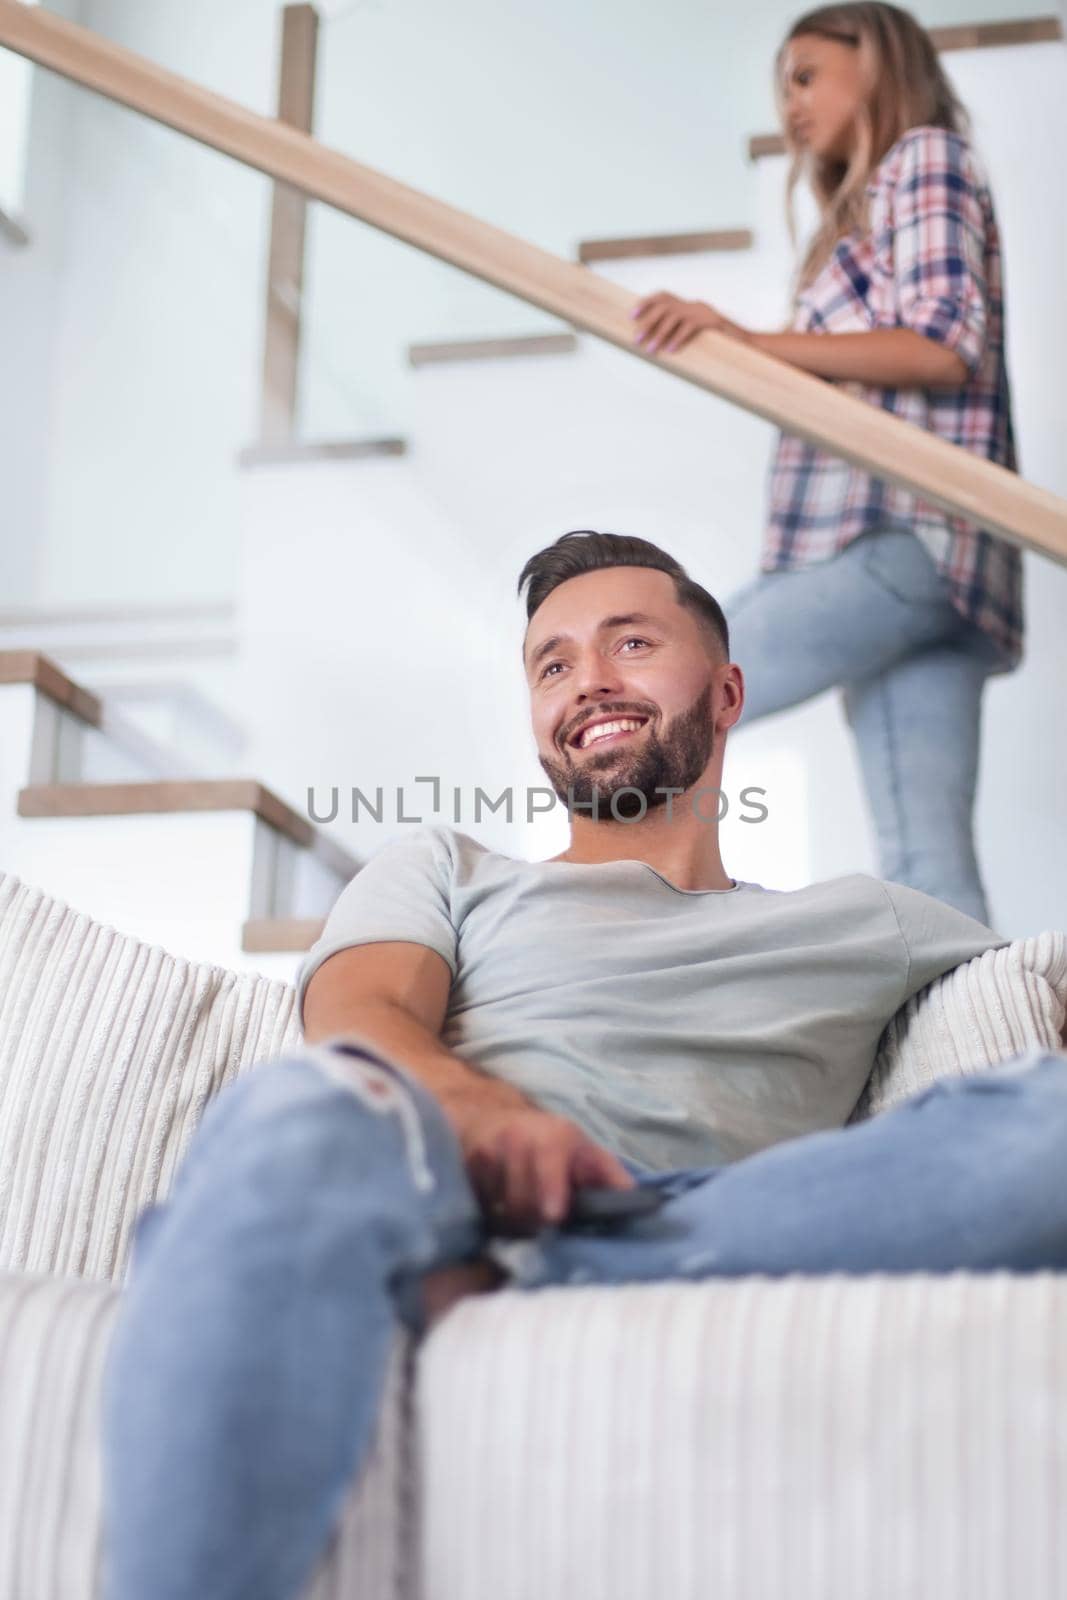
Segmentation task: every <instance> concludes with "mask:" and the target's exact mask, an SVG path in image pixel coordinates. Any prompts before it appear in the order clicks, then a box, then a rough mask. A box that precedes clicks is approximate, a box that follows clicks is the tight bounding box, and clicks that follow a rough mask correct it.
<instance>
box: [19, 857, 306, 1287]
mask: <svg viewBox="0 0 1067 1600" xmlns="http://www.w3.org/2000/svg"><path fill="white" fill-rule="evenodd" d="M299 1037H300V1033H299V1019H298V1017H297V1015H296V1010H295V996H294V991H293V989H292V987H291V985H289V984H286V983H282V982H280V981H279V980H277V979H269V978H263V977H259V976H257V975H255V974H237V973H233V972H229V971H227V970H226V969H224V968H222V967H215V966H210V965H208V964H206V963H198V962H194V961H186V960H184V959H183V958H182V957H180V956H172V955H168V954H167V953H166V952H165V951H163V950H161V949H160V948H159V947H158V946H156V945H148V944H143V943H141V941H140V940H138V939H135V938H131V937H128V936H125V935H123V934H120V933H116V932H115V930H114V929H113V928H108V927H103V926H101V925H100V924H99V923H97V922H94V921H93V919H92V918H91V917H88V916H86V915H84V914H82V913H79V912H76V911H72V910H71V909H70V908H69V907H68V906H66V905H64V904H63V903H62V902H61V901H59V900H55V899H53V898H51V897H50V896H48V895H46V894H43V893H42V892H41V891H40V890H39V889H34V888H31V887H30V886H28V885H27V884H24V883H22V882H20V880H19V879H18V878H16V877H14V876H12V875H10V874H5V875H2V876H0V1268H5V1267H6V1268H15V1267H23V1268H27V1269H29V1270H31V1271H41V1272H58V1273H74V1274H78V1275H80V1276H82V1277H91V1278H100V1279H117V1278H120V1277H121V1276H122V1275H123V1273H124V1270H125V1266H126V1262H127V1256H128V1250H129V1243H130V1236H131V1230H132V1227H133V1223H134V1221H135V1219H136V1217H137V1214H138V1212H139V1211H140V1210H141V1208H142V1207H143V1206H146V1205H148V1204H149V1203H150V1202H152V1201H153V1200H155V1199H156V1198H157V1197H161V1196H163V1195H164V1194H165V1193H166V1192H167V1190H168V1189H169V1187H170V1184H171V1181H172V1179H173V1176H174V1173H175V1170H176V1168H177V1165H178V1163H179V1161H180V1160H181V1157H182V1154H183V1152H184V1150H185V1146H186V1144H187V1142H188V1140H189V1136H190V1134H191V1133H192V1131H193V1128H194V1127H195V1126H196V1123H197V1121H198V1120H199V1118H200V1115H201V1113H202V1111H203V1109H204V1106H205V1104H206V1102H207V1100H208V1097H209V1096H210V1095H212V1094H214V1093H215V1092H216V1091H217V1090H218V1089H220V1088H221V1087H222V1085H223V1084H224V1083H225V1082H227V1081H228V1080H229V1079H230V1078H232V1077H233V1076H234V1075H235V1074H236V1073H238V1072H240V1071H242V1070H244V1069H245V1068H246V1067H248V1066H250V1065H251V1064H252V1063H253V1062H254V1061H257V1060H265V1059H268V1058H270V1057H271V1056H276V1055H279V1054H281V1053H282V1052H283V1051H284V1050H285V1049H286V1048H288V1047H289V1046H291V1045H294V1044H296V1043H297V1041H298V1040H299Z"/></svg>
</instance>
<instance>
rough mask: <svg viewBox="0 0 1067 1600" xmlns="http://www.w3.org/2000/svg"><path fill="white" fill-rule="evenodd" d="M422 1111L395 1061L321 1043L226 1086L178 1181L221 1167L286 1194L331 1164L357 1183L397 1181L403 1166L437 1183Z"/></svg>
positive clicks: (423, 1181) (231, 1179)
mask: <svg viewBox="0 0 1067 1600" xmlns="http://www.w3.org/2000/svg"><path fill="white" fill-rule="evenodd" d="M335 1062H336V1063H337V1065H335ZM421 1109H422V1108H421V1107H420V1105H419V1104H417V1103H416V1100H415V1097H414V1096H413V1094H412V1093H411V1091H410V1089H409V1088H408V1087H407V1085H406V1083H405V1081H404V1079H403V1077H402V1075H400V1074H398V1073H396V1072H394V1071H391V1070H390V1069H389V1068H386V1067H383V1066H381V1065H380V1064H378V1063H375V1062H372V1061H369V1060H361V1059H357V1058H355V1057H342V1056H340V1055H339V1054H338V1053H337V1052H333V1051H329V1050H324V1049H322V1048H321V1047H314V1046H312V1047H305V1048H302V1049H298V1050H296V1051H294V1052H292V1053H291V1054H289V1055H286V1056H282V1057H279V1058H277V1059H275V1060H272V1061H266V1062H262V1063H258V1064H256V1065H254V1066H252V1067H251V1068H249V1069H248V1070H247V1071H246V1072H245V1073H243V1074H242V1075H241V1076H240V1077H239V1078H237V1079H236V1080H235V1081H234V1082H232V1083H230V1084H228V1085H227V1086H226V1087H225V1088H224V1089H223V1090H221V1091H220V1093H219V1094H218V1095H217V1096H216V1097H215V1099H214V1100H213V1101H212V1103H211V1104H210V1105H209V1107H208V1108H207V1111H206V1112H205V1114H204V1117H203V1119H202V1122H201V1125H200V1127H199V1128H198V1129H197V1132H196V1135H195V1136H194V1139H193V1141H192V1143H191V1145H190V1148H189V1151H188V1153H187V1156H186V1160H185V1162H184V1163H183V1171H182V1172H181V1173H179V1182H181V1181H182V1179H183V1178H184V1180H185V1182H186V1183H188V1182H191V1181H193V1180H194V1179H195V1177H196V1176H197V1174H199V1173H200V1172H202V1170H203V1169H204V1168H205V1167H207V1166H211V1167H218V1168H221V1170H222V1171H223V1172H224V1174H225V1176H226V1178H227V1181H228V1183H230V1184H231V1185H237V1184H240V1183H242V1182H243V1183H244V1184H245V1185H246V1186H247V1185H251V1186H253V1187H255V1188H256V1189H257V1190H260V1189H262V1190H263V1191H264V1192H265V1195H266V1196H273V1197H276V1198H277V1199H279V1200H280V1199H283V1198H284V1197H285V1196H292V1195H299V1194H301V1193H302V1192H305V1191H306V1190H307V1189H308V1188H309V1187H315V1186H318V1185H321V1183H322V1181H323V1179H324V1177H325V1176H326V1173H327V1172H328V1171H329V1170H330V1169H337V1168H340V1170H342V1171H343V1172H344V1173H345V1175H346V1177H347V1178H348V1180H349V1181H350V1182H351V1183H353V1184H358V1183H359V1182H360V1181H361V1180H362V1181H363V1182H364V1183H366V1182H375V1181H379V1180H385V1179H386V1178H390V1179H391V1180H392V1181H393V1182H394V1183H395V1181H396V1178H397V1175H398V1172H402V1171H403V1170H405V1169H406V1170H407V1171H408V1173H409V1174H410V1177H411V1179H412V1181H413V1183H414V1185H415V1187H416V1188H417V1189H419V1188H421V1189H425V1188H428V1187H432V1183H433V1179H432V1175H431V1172H430V1167H429V1160H428V1155H427V1149H426V1140H425V1136H424V1128H423V1124H422V1116H421ZM398 1155H400V1156H401V1157H402V1158H403V1159H402V1160H400V1161H398V1159H397V1158H398ZM176 1187H177V1186H176Z"/></svg>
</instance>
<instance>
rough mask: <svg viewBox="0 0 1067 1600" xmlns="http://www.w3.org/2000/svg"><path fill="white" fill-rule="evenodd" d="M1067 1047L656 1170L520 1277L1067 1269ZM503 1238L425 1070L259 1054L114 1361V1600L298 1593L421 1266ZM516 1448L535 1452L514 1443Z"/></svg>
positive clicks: (554, 1232) (526, 1266)
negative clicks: (626, 1205)
mask: <svg viewBox="0 0 1067 1600" xmlns="http://www.w3.org/2000/svg"><path fill="white" fill-rule="evenodd" d="M1065 1163H1067V1055H1064V1054H1062V1053H1052V1052H1041V1051H1039V1050H1034V1051H1032V1052H1031V1053H1029V1054H1028V1055H1024V1056H1020V1057H1018V1058H1016V1059H1015V1060H1014V1061H1013V1062H1011V1063H1009V1064H1007V1065H1006V1066H1004V1067H1001V1068H999V1069H998V1070H996V1071H994V1072H989V1073H986V1074H982V1075H980V1076H977V1077H970V1078H960V1079H951V1080H946V1081H944V1082H941V1083H938V1084H936V1085H935V1086H934V1087H933V1088H931V1089H927V1090H926V1091H925V1092H923V1093H922V1094H919V1095H917V1096H915V1097H914V1098H913V1099H911V1100H910V1101H908V1102H907V1103H905V1104H904V1105H903V1106H901V1107H899V1108H897V1109H895V1110H893V1111H889V1112H885V1113H883V1114H882V1115H880V1116H878V1117H876V1118H874V1119H873V1120H871V1121H869V1122H865V1123H860V1124H857V1125H856V1126H853V1127H849V1128H846V1129H840V1130H833V1131H830V1132H825V1133H817V1134H813V1135H809V1136H807V1137H804V1138H798V1139H793V1140H790V1141H788V1142H787V1143H785V1144H780V1145H777V1146H774V1147H773V1148H771V1149H769V1150H765V1151H763V1152H761V1153H759V1154H757V1155H754V1156H750V1157H748V1158H747V1159H745V1160H742V1161H738V1162H735V1163H733V1164H731V1165H727V1166H720V1167H711V1168H704V1169H686V1170H682V1171H677V1172H668V1173H655V1174H652V1173H641V1172H640V1171H639V1170H638V1169H637V1168H634V1169H633V1170H634V1172H635V1176H637V1177H638V1181H639V1182H642V1183H649V1184H654V1185H655V1186H657V1187H659V1188H663V1189H665V1190H666V1191H667V1193H668V1196H669V1198H668V1200H667V1202H666V1204H665V1205H664V1207H663V1209H662V1210H661V1211H660V1212H658V1213H657V1214H656V1215H655V1216H653V1217H650V1218H645V1219H641V1220H637V1221H631V1222H628V1223H624V1224H615V1225H612V1226H601V1227H600V1228H597V1229H593V1228H586V1229H570V1228H555V1229H546V1230H544V1231H543V1232H541V1233H540V1234H538V1235H537V1237H536V1238H534V1239H530V1240H526V1241H521V1242H519V1243H518V1244H510V1245H505V1246H504V1251H503V1253H504V1256H505V1259H506V1262H507V1265H508V1268H509V1270H510V1272H511V1273H512V1281H513V1283H514V1285H515V1287H517V1288H519V1289H522V1290H530V1291H533V1290H536V1289H537V1288H539V1287H540V1286H543V1285H548V1284H557V1285H558V1284H573V1283H587V1284H588V1283H597V1284H622V1283H635V1282H655V1281H659V1280H661V1279H666V1278H680V1279H705V1278H713V1277H722V1278H730V1277H735V1276H739V1275H743V1274H748V1273H765V1274H774V1275H781V1274H786V1273H791V1272H799V1273H828V1272H849V1273H868V1272H874V1271H883V1272H949V1271H951V1270H953V1269H954V1268H964V1269H968V1270H971V1271H988V1270H996V1269H1001V1268H1005V1269H1009V1270H1013V1271H1019V1272H1029V1271H1034V1270H1038V1269H1042V1268H1055V1269H1060V1270H1062V1269H1065V1268H1067V1184H1065V1183H1064V1181H1063V1174H1064V1170H1065ZM487 1248H488V1249H489V1250H490V1253H493V1249H492V1245H491V1243H490V1235H489V1234H488V1232H487V1230H486V1224H485V1222H484V1220H483V1217H482V1214H481V1212H480V1210H479V1207H478V1205H477V1202H476V1200H475V1196H474V1193H473V1191H472V1189H471V1187H470V1184H469V1182H468V1180H467V1176H466V1173H465V1171H464V1167H463V1162H462V1157H461V1152H460V1148H459V1144H458V1141H457V1139H456V1136H455V1134H454V1132H453V1131H452V1128H451V1125H450V1124H449V1123H448V1122H447V1120H446V1119H445V1116H444V1114H443V1112H442V1111H441V1109H440V1107H439V1106H438V1104H437V1102H436V1101H435V1100H434V1099H433V1097H432V1096H431V1095H430V1094H429V1093H428V1092H427V1091H426V1090H425V1089H424V1088H423V1087H422V1086H421V1085H420V1084H419V1083H418V1082H417V1081H416V1080H415V1079H414V1078H413V1077H411V1076H410V1075H409V1074H407V1073H405V1072H401V1071H399V1070H397V1069H396V1068H394V1067H391V1066H388V1065H386V1064H385V1063H383V1062H381V1061H377V1060H374V1059H372V1058H371V1057H369V1056H368V1055H366V1053H364V1052H362V1051H359V1050H353V1049H351V1048H350V1047H343V1046H340V1045H336V1044H335V1045H324V1046H318V1047H315V1048H308V1049H305V1050H303V1051H300V1052H297V1053H294V1054H293V1055H291V1056H288V1057H286V1058H284V1059H281V1060H277V1061H273V1062H268V1063H266V1064H263V1065H258V1066H255V1067H253V1068H252V1069H251V1071H249V1072H247V1073H246V1074H245V1075H244V1076H243V1077H242V1078H240V1079H239V1080H237V1082H235V1083H233V1084H231V1085H230V1086H229V1087H227V1088H226V1089H224V1090H223V1091H222V1092H221V1093H220V1094H219V1095H218V1096H217V1098H216V1099H215V1100H214V1101H213V1102H212V1103H211V1105H210V1106H209V1107H208V1110H207V1112H206V1113H205V1115H204V1117H203V1119H202V1121H201V1123H200V1126H199V1127H198V1129H197V1130H196V1132H195V1133H194V1135H193V1138H192V1140H191V1142H190V1146H189V1149H188V1151H187V1153H186V1156H185V1159H184V1161H183V1163H182V1165H181V1167H180V1168H179V1171H178V1174H177V1178H176V1181H175V1185H174V1188H173V1190H172V1193H171V1196H170V1198H169V1199H168V1200H167V1201H166V1202H165V1203H164V1204H161V1205H157V1206H155V1207H151V1208H149V1209H148V1210H146V1211H145V1212H143V1213H142V1215H141V1217H140V1219H139V1221H138V1225H137V1231H136V1236H135V1241H134V1249H133V1258H132V1269H131V1273H130V1277H129V1281H128V1283H127V1286H126V1289H125V1291H124V1294H123V1297H122V1303H121V1306H120V1311H119V1315H118V1319H117V1323H116V1328H115V1333H114V1339H113V1343H112V1345H111V1348H110V1351H109V1356H108V1363H107V1367H106V1369H105V1374H104V1422H103V1455H104V1513H105V1514H104V1570H105V1587H104V1593H105V1595H106V1597H107V1600H206V1597H210V1600H295V1597H296V1596H297V1595H298V1594H299V1592H300V1589H301V1587H302V1586H303V1584H304V1583H305V1581H306V1580H307V1578H308V1576H309V1574H310V1572H311V1570H312V1568H313V1567H314V1564H315V1562H316V1560H317V1558H318V1557H319V1556H320V1554H321V1553H322V1551H323V1549H324V1548H325V1545H326V1543H327V1540H328V1537H329V1535H330V1533H331V1531H332V1529H333V1527H334V1525H335V1523H336V1521H337V1519H338V1516H339V1514H340V1511H341V1509H342V1506H343V1503H344V1501H345V1499H346V1497H347V1495H348V1493H349V1492H350V1488H351V1485H352V1482H353V1480H354V1476H355V1474H356V1473H357V1472H358V1471H359V1469H360V1466H361V1464H362V1462H363V1460H364V1458H365V1456H366V1454H367V1451H368V1448H369V1445H370V1443H371V1441H372V1438H373V1434H374V1430H375V1425H376V1420H377V1416H378V1410H379V1405H380V1397H381V1394H382V1389H383V1382H384V1376H385V1371H386V1364H387V1357H388V1354H389V1351H390V1347H391V1344H392V1341H393V1338H394V1335H395V1332H396V1330H397V1327H398V1325H399V1324H400V1323H403V1324H405V1325H406V1326H408V1327H409V1328H410V1329H411V1330H412V1331H413V1332H414V1333H416V1334H417V1333H419V1332H421V1331H422V1329H423V1319H422V1302H421V1295H420V1288H419V1286H420V1280H421V1278H422V1276H423V1275H424V1274H425V1273H426V1272H427V1271H430V1270H432V1269H434V1268H436V1267H442V1266H445V1265H449V1264H454V1263H456V1262H461V1261H466V1260H472V1259H476V1258H478V1257H480V1256H482V1255H484V1254H485V1253H486V1251H487ZM518 1443H519V1442H517V1444H518Z"/></svg>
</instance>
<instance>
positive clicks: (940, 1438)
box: [417, 1273, 1067, 1600]
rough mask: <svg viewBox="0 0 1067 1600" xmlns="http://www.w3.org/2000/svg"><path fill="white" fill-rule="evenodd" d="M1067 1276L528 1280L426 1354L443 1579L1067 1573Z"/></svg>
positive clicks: (968, 1596)
mask: <svg viewBox="0 0 1067 1600" xmlns="http://www.w3.org/2000/svg"><path fill="white" fill-rule="evenodd" d="M1065 1341H1067V1276H1065V1275H1063V1274H1058V1275H1056V1274H1049V1273H1034V1274H1030V1275H1012V1274H1008V1273H990V1274H983V1275H970V1274H965V1273H956V1274H951V1275H948V1276H943V1277H927V1276H923V1275H919V1274H916V1275H908V1276H903V1277H890V1276H880V1275H871V1276H869V1277H855V1278H847V1277H833V1276H828V1277H816V1278H807V1277H800V1276H796V1277H791V1278H785V1279H776V1280H772V1279H767V1278H758V1277H752V1278H745V1279H741V1280H739V1281H737V1282H735V1283H721V1282H720V1283H714V1282H710V1283H699V1284H681V1283H663V1284H656V1285H645V1284H642V1285H633V1286H623V1287H619V1288H600V1287H566V1288H547V1289H540V1290H535V1291H526V1292H523V1291H517V1290H508V1289H504V1290H501V1291H499V1292H498V1293H497V1294H495V1295H488V1296H485V1297H484V1298H480V1299H473V1300H468V1301H465V1302H463V1303H462V1304H460V1305H458V1306H456V1307H455V1308H454V1309H453V1310H452V1311H450V1312H449V1314H448V1316H447V1317H446V1318H444V1320H443V1321H442V1322H441V1323H440V1324H439V1325H438V1326H437V1327H436V1328H435V1329H433V1330H432V1332H431V1333H430V1335H429V1337H428V1339H427V1341H426V1343H425V1345H424V1346H423V1349H422V1354H421V1356H420V1360H419V1367H418V1378H417V1389H418V1408H419V1409H418V1414H419V1421H420V1429H421V1446H420V1460H421V1466H422V1493H423V1527H422V1539H423V1553H422V1571H423V1577H424V1593H425V1594H426V1595H428V1596H431V1595H432V1597H433V1600H502V1597H504V1596H506V1597H507V1600H546V1597H552V1600H557V1597H559V1600H562V1597H565V1596H566V1597H569V1596H583V1597H585V1596H588V1597H597V1600H604V1597H607V1596H611V1600H647V1597H649V1596H657V1597H658V1596H664V1597H670V1600H711V1597H719V1600H738V1597H741V1596H744V1597H746V1600H860V1597H863V1600H873V1597H874V1596H879V1597H885V1600H890V1597H892V1600H903V1597H905V1596H908V1597H909V1600H976V1597H977V1596H978V1595H979V1594H982V1595H994V1594H995V1595H997V1596H998V1597H1004V1596H1008V1595H1018V1596H1020V1597H1022V1596H1025V1597H1026V1600H1059V1597H1060V1596H1061V1595H1062V1594H1063V1592H1064V1591H1063V1589H1062V1587H1061V1582H1062V1577H1063V1573H1064V1567H1063V1564H1062V1563H1063V1557H1064V1554H1065V1553H1067V1544H1065V1534H1064V1519H1063V1484H1064V1481H1065V1480H1064V1474H1065V1472H1067V1433H1065V1429H1064V1422H1063V1416H1064V1407H1065V1404H1067V1389H1065V1383H1067V1377H1065V1371H1064V1364H1063V1355H1062V1352H1063V1349H1064V1346H1065Z"/></svg>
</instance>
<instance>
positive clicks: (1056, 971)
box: [851, 933, 1067, 1121]
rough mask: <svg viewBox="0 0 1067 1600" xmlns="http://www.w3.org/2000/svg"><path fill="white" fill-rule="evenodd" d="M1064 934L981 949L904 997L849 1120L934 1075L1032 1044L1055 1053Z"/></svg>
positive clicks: (1066, 952) (987, 1063)
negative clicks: (903, 1002) (995, 948)
mask: <svg viewBox="0 0 1067 1600" xmlns="http://www.w3.org/2000/svg"><path fill="white" fill-rule="evenodd" d="M1065 1014H1067V934H1064V933H1041V934H1037V935H1035V936H1034V937H1033V938H1030V939H1016V940H1015V941H1014V942H1013V943H1012V944H1008V945H1003V946H1002V947H1001V948H1000V949H999V950H985V951H983V953H982V954H981V955H980V956H975V957H974V959H973V961H965V962H964V963H963V964H962V965H961V966H958V967H955V968H953V970H952V971H951V972H946V973H943V974H942V976H941V977H940V978H935V980H934V982H933V983H930V984H927V986H926V988H925V989H920V990H919V992H918V994H915V995H912V997H911V999H910V1000H909V1001H908V1002H907V1004H906V1005H903V1006H901V1008H900V1010H899V1011H898V1012H897V1013H896V1015H895V1016H894V1017H893V1018H891V1020H890V1022H889V1024H888V1025H887V1027H886V1030H885V1032H884V1033H883V1035H882V1038H881V1040H880V1041H879V1046H878V1054H877V1057H876V1058H875V1064H874V1071H873V1072H872V1073H871V1077H870V1079H869V1081H868V1084H867V1088H866V1089H865V1090H864V1093H863V1096H862V1097H861V1099H860V1102H859V1105H858V1106H857V1107H856V1110H855V1111H854V1112H853V1115H852V1119H851V1120H852V1121H859V1120H860V1119H861V1118H863V1117H867V1116H873V1115H874V1114H875V1113H876V1112H878V1111H886V1110H888V1109H889V1107H890V1106H894V1105H897V1104H899V1102H900V1101H901V1100H906V1099H907V1098H908V1096H909V1095H913V1094H918V1093H919V1091H920V1090H921V1089H925V1088H927V1087H928V1086H929V1085H930V1084H931V1083H934V1082H935V1081H936V1080H937V1079H938V1078H946V1077H960V1076H963V1075H965V1074H967V1073H969V1072H978V1071H981V1070H982V1069H983V1068H984V1067H991V1066H997V1065H999V1063H1000V1062H1002V1061H1010V1060H1011V1058H1012V1056H1017V1055H1022V1054H1024V1052H1025V1051H1027V1050H1029V1049H1030V1048H1031V1046H1033V1045H1040V1046H1041V1047H1042V1048H1044V1049H1046V1050H1059V1049H1061V1048H1062V1045H1061V1035H1062V1032H1063V1024H1064V1016H1065Z"/></svg>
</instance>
